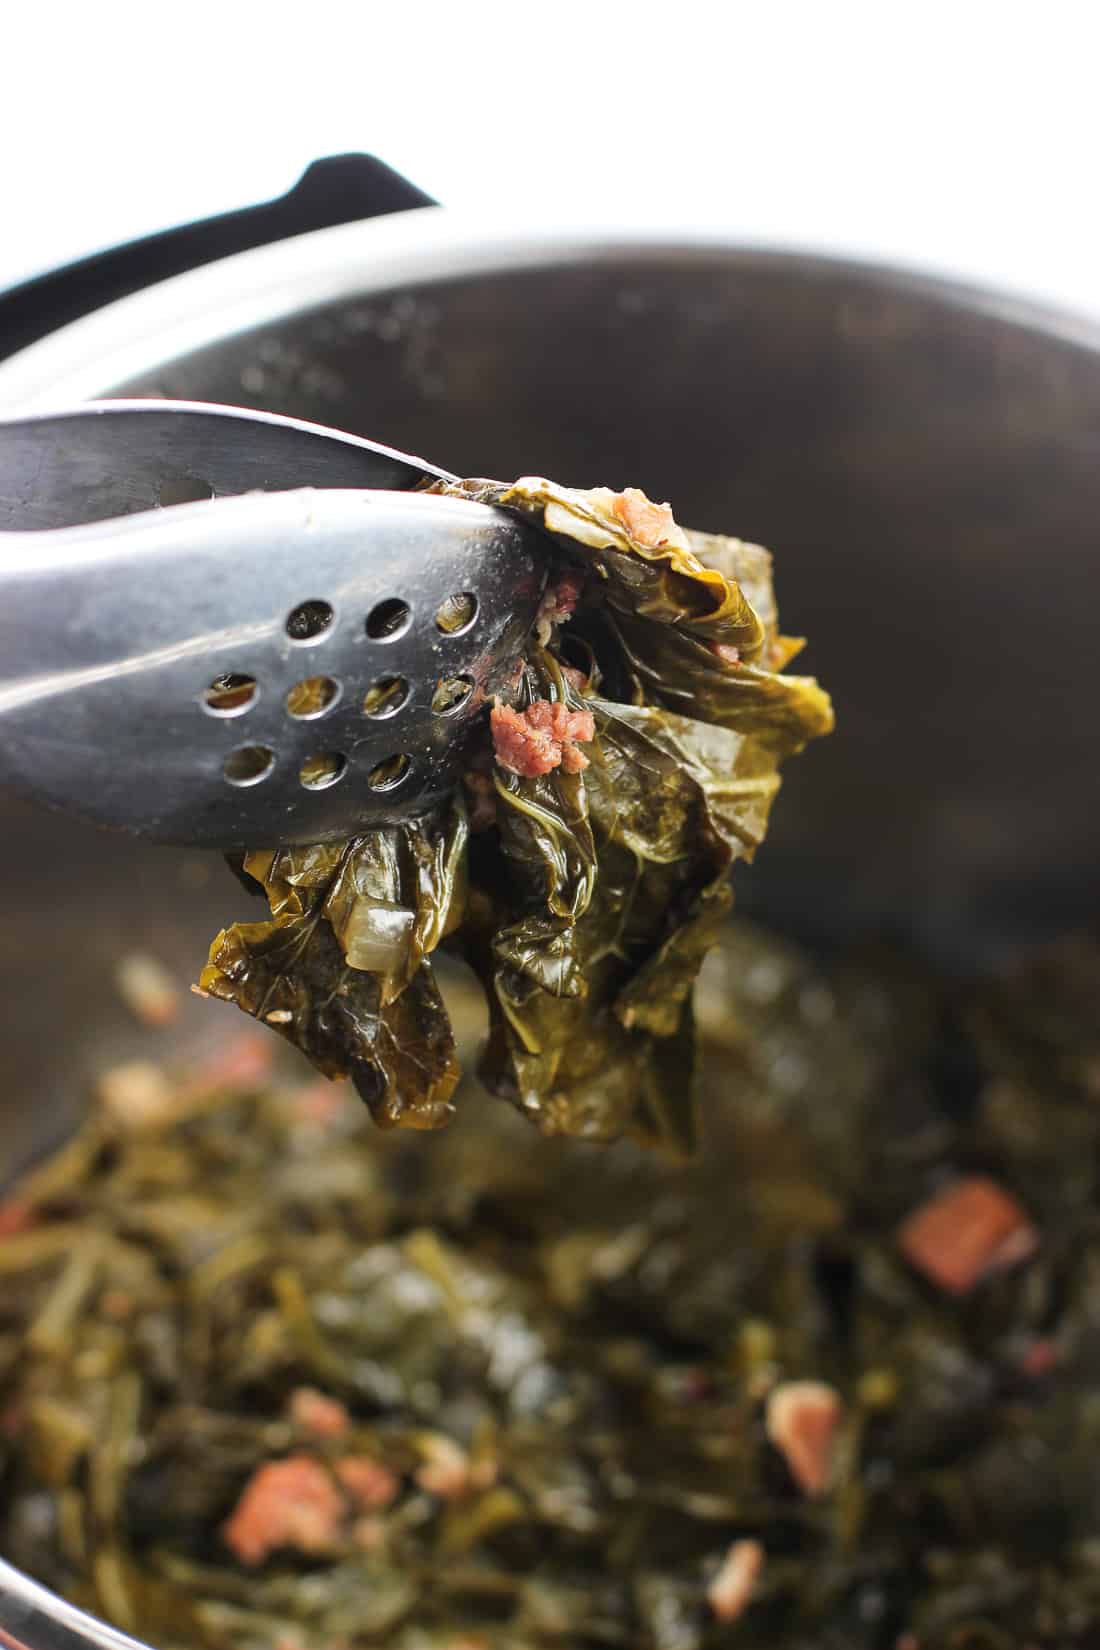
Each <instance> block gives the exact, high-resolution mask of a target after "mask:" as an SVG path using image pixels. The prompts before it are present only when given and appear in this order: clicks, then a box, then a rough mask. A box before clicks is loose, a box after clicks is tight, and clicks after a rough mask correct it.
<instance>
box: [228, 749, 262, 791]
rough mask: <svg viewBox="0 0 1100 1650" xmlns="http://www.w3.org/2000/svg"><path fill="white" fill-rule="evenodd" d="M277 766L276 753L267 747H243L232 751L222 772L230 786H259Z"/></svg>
mask: <svg viewBox="0 0 1100 1650" xmlns="http://www.w3.org/2000/svg"><path fill="white" fill-rule="evenodd" d="M274 766H275V752H274V751H272V750H268V748H267V746H266V745H242V746H240V748H239V749H238V750H235V751H230V753H229V755H228V756H227V757H226V759H225V761H224V762H223V764H222V772H223V774H224V775H225V777H226V779H227V781H228V782H229V784H230V785H258V784H259V783H260V781H261V779H266V778H267V776H268V774H269V773H270V772H271V770H272V768H273V767H274Z"/></svg>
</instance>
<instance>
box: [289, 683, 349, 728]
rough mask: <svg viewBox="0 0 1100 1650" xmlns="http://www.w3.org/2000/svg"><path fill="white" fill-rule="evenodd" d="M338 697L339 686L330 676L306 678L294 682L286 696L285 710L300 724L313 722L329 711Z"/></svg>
mask: <svg viewBox="0 0 1100 1650" xmlns="http://www.w3.org/2000/svg"><path fill="white" fill-rule="evenodd" d="M339 697H340V684H339V682H338V681H336V679H335V677H332V676H306V677H303V679H302V681H300V682H295V684H294V686H293V687H292V688H291V689H290V691H289V693H288V694H287V696H286V708H287V710H288V711H289V713H290V715H291V716H293V717H295V718H296V719H297V720H298V721H300V722H310V721H315V720H316V718H317V717H318V716H323V715H324V714H325V712H326V711H328V710H331V709H332V707H333V705H335V703H336V701H337V700H338V699H339Z"/></svg>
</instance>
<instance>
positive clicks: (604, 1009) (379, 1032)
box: [200, 477, 832, 1151]
mask: <svg viewBox="0 0 1100 1650" xmlns="http://www.w3.org/2000/svg"><path fill="white" fill-rule="evenodd" d="M437 486H438V488H439V489H440V490H443V491H447V492H450V493H452V494H455V495H457V496H459V497H463V498H470V499H476V500H479V501H481V502H484V503H489V504H494V505H498V506H500V507H502V508H504V509H508V510H514V511H518V512H521V513H522V514H524V515H525V516H528V517H530V518H531V519H532V520H533V521H534V522H535V523H536V524H537V525H538V526H539V527H540V528H541V529H542V530H543V533H544V537H545V545H546V556H547V562H548V568H549V577H548V584H547V596H546V599H545V600H544V602H543V605H542V609H541V611H540V615H539V620H538V623H537V624H536V627H535V631H534V633H533V634H532V636H531V638H530V641H529V645H528V647H527V649H526V652H525V654H524V655H523V657H522V658H517V660H516V667H515V676H514V683H515V686H514V691H513V693H512V694H511V696H510V702H509V703H497V704H496V705H495V706H493V707H492V708H491V710H490V707H488V706H486V707H485V716H484V724H483V743H482V747H481V749H480V751H475V752H474V753H473V754H472V756H471V761H470V772H469V774H468V777H467V779H466V782H465V783H464V785H463V787H462V789H461V791H460V792H456V794H455V795H453V796H452V797H451V798H450V800H449V801H448V802H447V803H446V805H444V806H443V807H441V808H439V809H438V810H437V811H436V812H434V813H432V814H430V815H428V816H426V817H424V818H422V819H420V820H418V821H416V823H414V824H405V825H395V826H392V827H387V828H385V829H381V830H373V831H370V832H367V833H365V834H364V835H362V836H359V837H355V838H353V839H352V840H351V841H348V842H344V843H336V844H324V845H318V846H315V847H307V848H279V847H267V848H257V849H255V850H253V851H252V852H250V853H248V854H246V855H245V856H244V857H243V859H242V860H241V862H240V863H239V866H238V869H239V870H240V871H241V873H242V874H243V876H244V878H245V879H246V880H247V881H248V882H249V883H250V884H252V885H253V886H254V887H255V886H258V887H259V888H261V889H262V891H263V892H264V894H265V895H266V896H267V900H268V903H269V906H270V911H271V915H270V919H269V920H268V921H265V922H256V923H236V924H234V925H233V926H232V927H231V928H228V929H225V930H223V931H222V932H221V933H220V934H219V935H218V936H217V938H216V939H215V941H214V943H213V945H212V946H211V949H210V959H209V962H208V964H207V966H206V968H205V969H204V970H203V973H202V976H201V980H200V987H201V989H202V990H204V991H206V992H208V993H209V994H210V995H211V996H215V997H220V998H223V999H226V1000H228V1001H232V1002H235V1003H236V1004H237V1005H238V1006H239V1007H240V1008H242V1009H244V1010H245V1011H246V1012H247V1013H249V1014H252V1015H255V1016H256V1018H257V1019H259V1020H261V1021H265V1022H266V1023H268V1024H269V1025H271V1026H273V1027H274V1028H275V1029H276V1030H278V1031H280V1032H281V1033H282V1034H283V1035H284V1036H285V1037H287V1038H288V1039H289V1040H290V1041H291V1042H292V1043H295V1044H296V1045H297V1046H298V1047H299V1048H301V1049H302V1050H304V1052H305V1053H306V1054H307V1055H308V1056H309V1058H310V1059H311V1060H312V1061H313V1063H314V1064H315V1065H316V1066H317V1067H318V1068H319V1069H320V1070H321V1071H322V1072H324V1073H325V1074H326V1075H327V1076H330V1077H339V1076H345V1075H350V1076H351V1077H352V1078H354V1081H355V1084H356V1087H357V1088H358V1090H359V1093H360V1094H361V1095H362V1097H363V1099H364V1100H365V1101H366V1102H367V1104H368V1105H369V1107H370V1109H371V1111H372V1113H373V1114H374V1117H375V1119H376V1121H377V1122H379V1123H381V1124H383V1125H385V1126H392V1125H403V1126H406V1127H411V1128H420V1129H425V1128H437V1127H438V1126H439V1125H441V1124H443V1123H446V1122H447V1121H448V1120H449V1119H450V1117H451V1116H452V1114H453V1111H454V1101H453V1095H454V1091H455V1087H456V1084H457V1082H458V1078H459V1070H458V1064H457V1061H456V1057H455V1044H454V1036H453V1032H452V1028H451V1025H450V1022H449V1019H448V1015H447V1011H446V1009H445V1007H444V1004H443V1001H442V999H441V997H440V994H439V990H438V986H437V983H436V978H435V974H434V971H433V965H432V960H431V959H432V953H433V952H434V951H435V950H436V949H437V947H439V946H440V945H443V944H445V945H446V946H448V947H449V948H451V949H453V950H455V951H457V952H458V953H460V954H461V955H462V956H463V957H464V958H465V959H466V960H467V962H469V963H470V964H471V965H472V967H473V969H474V971H475V973H476V974H477V976H478V978H479V980H480V981H481V984H482V986H483V988H484V991H485V994H486V997H487V999H488V1002H489V1009H490V1030H489V1038H488V1044H487V1047H486V1050H485V1053H484V1055H483V1058H482V1061H481V1066H480V1076H481V1077H482V1079H483V1081H484V1082H485V1084H486V1085H487V1086H488V1087H489V1088H490V1089H491V1090H493V1091H494V1092H495V1093H497V1094H501V1095H504V1096H506V1097H507V1098H509V1099H511V1100H512V1101H513V1102H514V1103H515V1104H516V1105H517V1106H518V1108H519V1109H520V1111H521V1112H522V1113H523V1114H524V1115H525V1116H526V1117H528V1118H530V1119H531V1120H532V1121H533V1122H534V1123H536V1124H537V1125H538V1127H539V1128H540V1129H541V1130H542V1131H543V1132H544V1133H545V1134H569V1135H580V1136H583V1137H585V1138H587V1139H591V1140H611V1139H614V1138H616V1137H618V1136H621V1135H630V1136H633V1137H634V1138H636V1139H639V1140H642V1141H645V1142H648V1143H651V1144H657V1145H662V1146H664V1147H666V1148H669V1149H671V1150H681V1151H682V1150H687V1149H690V1147H691V1144H692V1142H693V1140H694V1133H695V1123H694V1104H695V1100H694V1086H693V1083H692V1081H691V1079H690V1073H691V1071H692V1067H693V1061H694V1041H695V1034H694V1029H693V1019H692V1001H691V999H692V988H693V984H694V981H695V977H696V974H697V973H698V970H699V966H700V964H701V962H702V960H703V957H704V956H705V954H706V952H707V950H708V948H709V947H710V946H711V945H712V944H713V943H714V939H715V935H716V932H717V928H718V925H719V923H720V922H721V920H722V918H723V917H724V916H725V914H726V912H727V910H728V908H729V905H730V900H731V893H730V888H729V875H728V873H729V871H730V868H731V866H732V865H733V864H734V862H735V861H737V860H739V859H751V858H752V856H753V854H754V853H755V851H756V848H757V847H758V845H759V844H760V842H761V841H762V840H763V837H764V834H765V831H766V829H767V823H768V814H769V811H770V808H771V805H772V802H773V800H774V797H775V793H776V791H777V789H778V786H779V769H780V765H781V763H782V762H783V760H784V759H785V758H786V757H788V756H791V755H794V754H795V753H796V752H797V751H799V750H801V749H802V747H803V746H804V745H805V744H806V743H807V741H808V740H810V739H812V738H815V737H817V736H818V735H820V734H824V733H827V732H828V731H829V730H830V728H831V727H832V711H831V708H830V704H829V700H828V698H827V696H826V695H825V694H824V693H823V692H822V690H821V689H820V688H819V687H818V685H817V683H816V682H814V681H813V680H811V679H809V678H807V677H800V676H788V675H786V674H784V666H785V665H787V664H788V663H789V662H790V660H791V659H792V658H793V657H794V655H795V653H796V652H797V651H798V648H799V646H800V644H799V643H798V642H796V641H793V640H792V639H790V638H788V637H784V636H782V635H780V633H779V630H778V620H777V615H776V610H775V602H774V596H773V592H772V586H771V573H770V557H769V556H768V554H767V552H765V551H764V550H762V549H760V548H759V547H758V546H756V545H751V544H745V543H742V542H741V541H739V540H736V539H728V538H719V537H713V536H709V535H706V534H701V533H688V532H684V531H683V530H682V529H681V528H680V527H678V526H677V524H676V522H675V520H674V519H673V516H672V512H671V510H670V509H669V507H668V506H667V505H656V504H653V503H652V502H651V501H650V500H649V499H647V498H646V497H645V495H644V494H643V493H640V492H638V491H637V490H635V489H627V490H626V491H625V492H622V493H614V492H611V491H610V490H608V489H606V488H597V489H594V490H591V491H587V492H581V491H574V490H571V489H568V488H564V487H559V486H557V485H555V484H554V483H552V482H549V481H546V480H543V479H540V478H536V477H527V478H524V479H522V480H520V481H518V482H516V483H515V484H514V485H505V484H503V483H499V482H490V481H474V482H466V483H463V484H461V485H459V486H453V487H452V486H449V485H445V484H442V483H440V484H437ZM461 619H462V615H456V622H460V621H461ZM440 686H441V690H445V684H441V685H440Z"/></svg>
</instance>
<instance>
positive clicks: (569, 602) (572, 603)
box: [535, 569, 584, 647]
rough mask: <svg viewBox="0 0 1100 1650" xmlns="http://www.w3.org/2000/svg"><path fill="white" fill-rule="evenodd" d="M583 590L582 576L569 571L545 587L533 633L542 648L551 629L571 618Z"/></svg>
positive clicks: (548, 638) (547, 639)
mask: <svg viewBox="0 0 1100 1650" xmlns="http://www.w3.org/2000/svg"><path fill="white" fill-rule="evenodd" d="M583 588H584V575H583V574H582V573H580V572H574V571H572V570H571V569H570V570H567V571H566V572H564V573H563V574H562V575H561V577H560V578H559V579H558V580H556V581H555V583H554V584H552V585H549V586H548V587H547V589H546V591H545V593H544V595H543V598H542V601H541V602H540V603H539V610H538V613H537V615H536V617H535V633H536V635H537V636H538V639H539V641H540V642H541V643H542V644H543V646H544V647H545V646H546V643H547V642H548V641H549V640H550V633H551V631H552V630H553V627H554V626H555V625H556V624H564V623H565V622H566V620H567V619H571V618H572V617H573V614H574V613H575V612H576V609H577V603H578V601H579V600H580V595H581V591H582V589H583Z"/></svg>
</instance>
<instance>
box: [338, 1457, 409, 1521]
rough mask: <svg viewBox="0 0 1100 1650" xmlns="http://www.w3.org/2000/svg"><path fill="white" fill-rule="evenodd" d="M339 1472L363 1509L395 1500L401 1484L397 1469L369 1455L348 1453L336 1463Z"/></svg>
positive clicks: (381, 1505)
mask: <svg viewBox="0 0 1100 1650" xmlns="http://www.w3.org/2000/svg"><path fill="white" fill-rule="evenodd" d="M335 1470H336V1476H337V1478H338V1479H339V1480H340V1483H341V1484H342V1485H343V1487H344V1489H345V1490H346V1491H347V1493H348V1495H349V1496H350V1497H351V1499H352V1500H353V1501H354V1502H355V1504H356V1506H357V1507H358V1508H359V1509H360V1510H361V1511H362V1512H377V1511H378V1510H379V1508H381V1507H388V1506H389V1505H390V1502H391V1501H393V1500H395V1499H396V1497H397V1492H398V1490H399V1489H400V1488H401V1484H400V1480H399V1479H398V1477H397V1474H396V1473H393V1472H391V1471H390V1469H389V1467H385V1466H383V1465H382V1463H381V1461H375V1460H374V1459H373V1457H371V1456H369V1455H345V1456H343V1457H342V1459H341V1460H339V1461H337V1463H336V1468H335Z"/></svg>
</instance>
